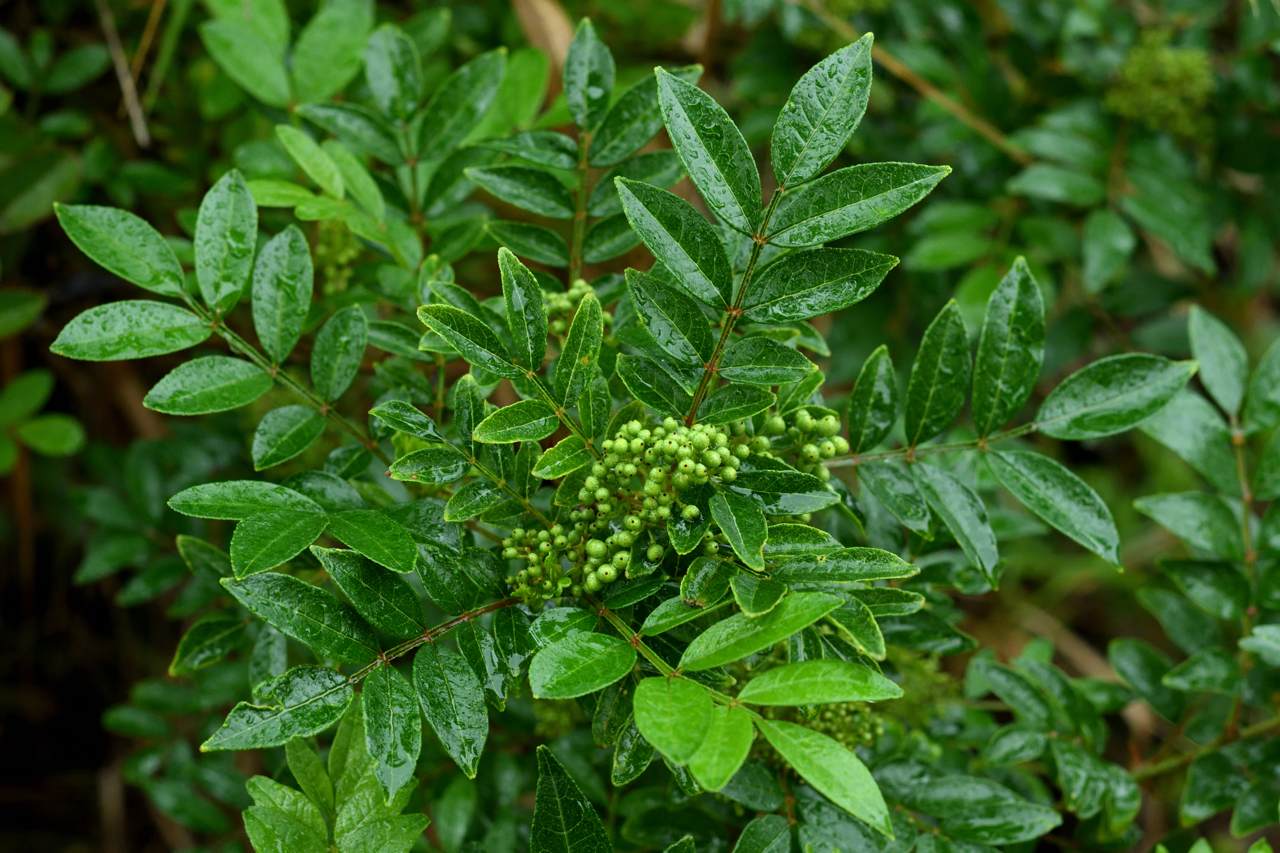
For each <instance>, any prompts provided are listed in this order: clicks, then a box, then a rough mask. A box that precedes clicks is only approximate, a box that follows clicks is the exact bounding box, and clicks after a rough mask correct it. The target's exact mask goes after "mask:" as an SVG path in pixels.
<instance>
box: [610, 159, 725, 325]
mask: <svg viewBox="0 0 1280 853" xmlns="http://www.w3.org/2000/svg"><path fill="white" fill-rule="evenodd" d="M614 183H615V184H616V185H617V188H618V197H619V198H620V199H621V200H622V209H623V211H624V212H625V213H626V215H627V221H628V222H630V223H631V227H632V229H634V230H635V232H636V234H638V235H639V237H640V239H641V240H643V241H644V244H645V245H646V246H648V247H649V251H650V252H652V253H653V256H654V257H655V258H657V259H658V260H659V261H661V262H662V263H663V264H664V265H665V266H666V267H667V269H669V270H671V272H672V273H673V274H674V278H675V280H676V281H679V282H680V283H681V284H682V285H683V286H684V287H685V288H686V289H687V290H688V291H689V292H690V293H691V294H692V295H693V296H695V297H697V298H698V299H701V300H702V301H703V302H705V303H707V304H708V305H713V306H719V305H728V304H729V303H730V302H731V301H732V299H733V269H732V267H730V265H729V257H728V255H726V254H725V250H724V245H723V244H722V243H721V242H720V235H719V234H717V233H716V229H715V228H714V227H712V225H711V223H709V222H707V220H706V219H704V218H703V216H702V214H700V213H698V211H696V210H694V209H693V206H692V205H690V204H689V202H687V201H685V200H684V199H682V198H680V197H679V196H678V195H676V194H674V193H670V192H667V191H666V190H664V189H659V188H658V187H655V186H650V185H649V184H645V183H641V182H640V181H629V180H626V179H625V178H617V179H616V180H615V181H614ZM629 272H630V271H629Z"/></svg>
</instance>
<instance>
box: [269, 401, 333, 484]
mask: <svg viewBox="0 0 1280 853" xmlns="http://www.w3.org/2000/svg"><path fill="white" fill-rule="evenodd" d="M323 433H324V418H323V417H322V416H321V415H320V413H319V412H317V411H315V410H314V409H312V408H310V407H309V406H302V405H297V406H281V407H280V408H278V409H272V410H271V411H269V412H267V413H266V414H265V415H264V416H263V417H262V420H261V421H259V422H258V428H257V429H256V430H254V433H253V448H252V453H253V468H254V470H255V471H261V470H263V469H264V468H270V467H271V466H273V465H279V464H280V463H281V462H287V461H289V460H290V459H292V458H293V457H295V456H297V455H298V454H299V453H301V452H303V451H304V450H306V449H307V448H308V447H310V446H311V444H312V443H313V442H314V441H315V440H316V439H317V438H319V437H320V436H321V435H322V434H323Z"/></svg>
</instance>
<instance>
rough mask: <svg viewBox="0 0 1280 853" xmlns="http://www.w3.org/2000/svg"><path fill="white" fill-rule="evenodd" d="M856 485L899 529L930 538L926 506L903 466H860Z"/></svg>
mask: <svg viewBox="0 0 1280 853" xmlns="http://www.w3.org/2000/svg"><path fill="white" fill-rule="evenodd" d="M858 481H859V482H861V483H862V485H863V486H865V487H866V489H867V491H868V492H870V493H871V494H872V496H873V497H875V499H876V500H878V501H880V503H881V504H882V505H883V506H884V508H885V509H887V510H888V511H889V514H890V515H892V516H893V517H894V518H896V519H897V520H898V522H899V523H900V524H901V525H902V526H903V527H905V528H907V529H908V530H910V531H911V532H913V533H917V534H919V535H921V536H924V537H926V538H931V537H930V535H929V519H930V518H932V515H931V514H930V513H929V504H928V503H927V502H926V501H925V498H924V495H923V494H921V492H920V488H919V486H917V485H916V481H915V479H914V478H913V477H912V476H911V471H910V470H909V469H908V468H907V466H906V465H905V464H904V463H903V462H901V461H900V460H897V459H884V460H880V461H872V462H861V463H859V464H858Z"/></svg>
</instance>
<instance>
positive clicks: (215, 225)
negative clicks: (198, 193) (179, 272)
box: [193, 169, 258, 314]
mask: <svg viewBox="0 0 1280 853" xmlns="http://www.w3.org/2000/svg"><path fill="white" fill-rule="evenodd" d="M193 242H194V250H195V258H196V282H197V283H198V284H199V285H200V296H201V297H202V298H203V299H204V303H205V304H206V305H208V306H209V307H210V308H212V309H213V310H214V311H215V312H217V313H219V314H225V313H226V312H227V311H230V310H231V309H232V308H233V307H235V304H236V303H237V302H238V301H240V294H241V293H243V292H244V288H245V285H247V284H248V283H249V275H250V273H251V272H252V269H253V252H254V249H256V248H257V242H258V206H257V205H256V204H254V201H253V194H252V193H250V192H249V187H248V185H246V184H245V182H244V177H243V176H242V175H241V174H240V172H238V171H237V170H235V169H232V170H231V171H230V172H227V173H226V174H225V175H223V176H222V177H221V178H219V179H218V182H217V183H216V184H214V185H213V188H212V189H210V190H209V192H207V193H205V196H204V198H203V199H201V201H200V210H199V213H198V214H197V215H196V233H195V238H194V241H193Z"/></svg>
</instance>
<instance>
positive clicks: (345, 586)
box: [311, 545, 426, 640]
mask: <svg viewBox="0 0 1280 853" xmlns="http://www.w3.org/2000/svg"><path fill="white" fill-rule="evenodd" d="M311 553H312V554H314V555H315V558H316V559H317V560H319V561H320V565H321V566H323V567H324V570H325V571H326V572H328V573H329V577H331V578H333V582H334V583H335V584H337V585H338V589H340V590H342V594H343V595H345V596H346V597H347V599H348V600H350V602H351V604H352V606H353V607H355V609H356V612H357V613H359V614H360V615H361V616H363V617H364V618H365V619H367V620H368V622H369V624H370V625H372V626H373V627H375V628H377V629H378V630H379V631H381V632H383V633H384V634H389V635H390V636H392V637H395V638H396V639H397V640H407V639H409V638H410V637H416V636H418V635H419V634H421V633H422V631H423V629H424V628H425V627H426V624H425V622H424V620H423V617H422V604H421V603H420V602H419V601H418V595H417V593H415V592H414V591H413V587H411V586H409V584H408V583H406V582H405V581H403V580H401V579H400V578H398V577H396V576H395V575H393V574H391V573H389V572H387V571H386V570H385V569H383V568H382V567H380V566H375V565H374V564H373V563H371V562H370V561H369V560H367V559H365V558H364V557H363V556H361V555H360V554H359V553H357V552H355V551H345V550H342V549H340V548H321V547H320V546H318V545H312V546H311Z"/></svg>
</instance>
